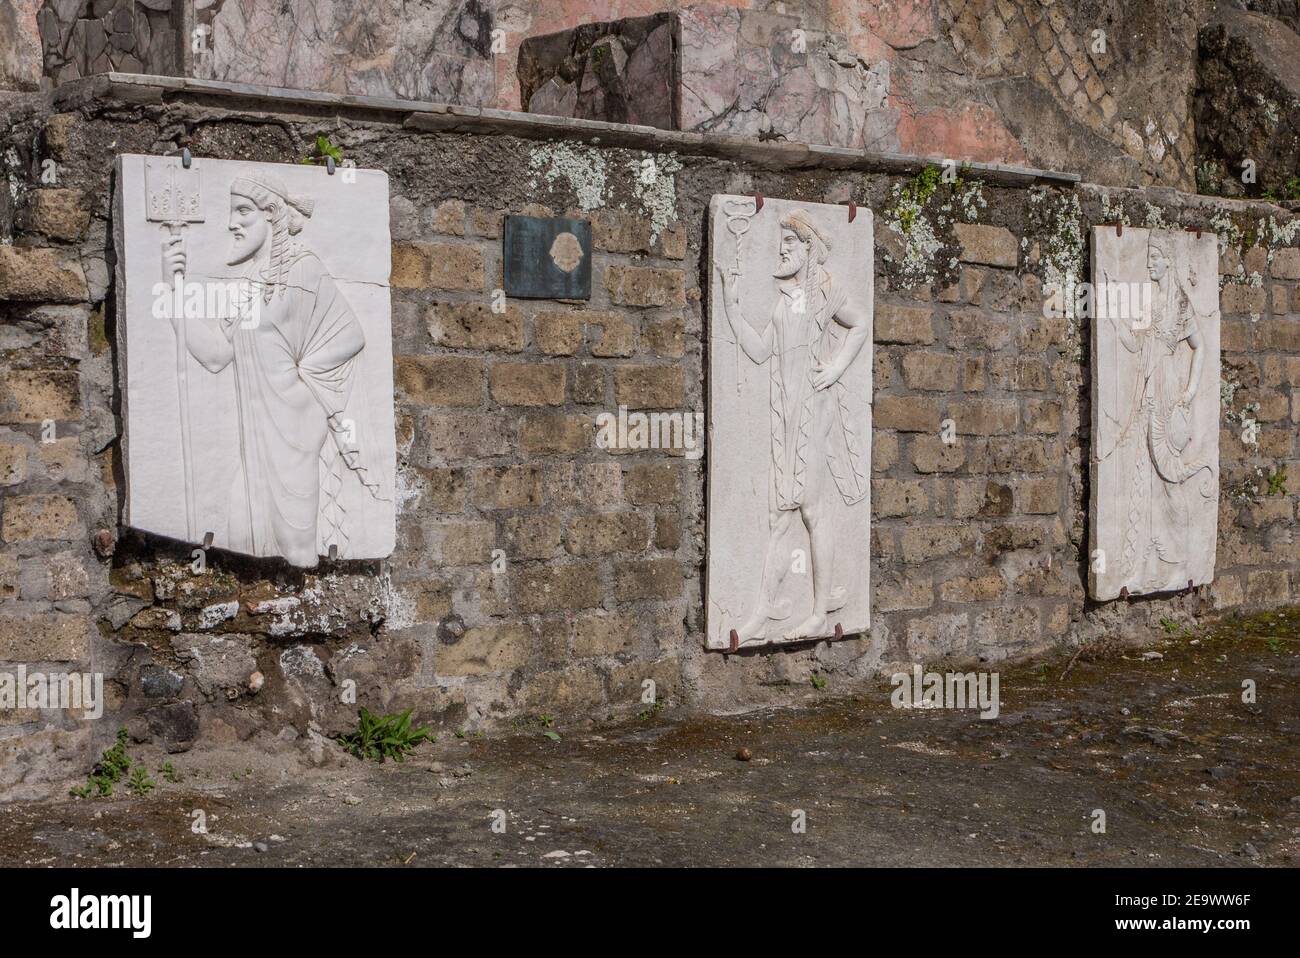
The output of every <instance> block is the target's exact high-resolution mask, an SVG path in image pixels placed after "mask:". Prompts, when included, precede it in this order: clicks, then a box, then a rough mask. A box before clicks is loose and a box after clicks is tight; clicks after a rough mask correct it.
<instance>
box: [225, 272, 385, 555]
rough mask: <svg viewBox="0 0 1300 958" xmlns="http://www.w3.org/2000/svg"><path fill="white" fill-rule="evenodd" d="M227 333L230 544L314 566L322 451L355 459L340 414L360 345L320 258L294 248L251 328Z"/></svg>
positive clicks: (326, 492)
mask: <svg viewBox="0 0 1300 958" xmlns="http://www.w3.org/2000/svg"><path fill="white" fill-rule="evenodd" d="M230 331H231V343H232V345H233V346H234V350H235V362H234V366H235V384H236V390H237V392H238V396H239V437H240V455H241V459H242V466H243V468H242V469H241V470H239V472H238V473H237V474H236V476H235V480H234V483H233V486H232V489H231V510H230V538H231V542H232V545H233V547H234V548H236V549H239V550H241V551H249V552H252V553H254V554H257V555H283V556H285V557H287V558H288V559H289V560H290V561H291V562H294V563H295V564H314V560H315V557H316V556H317V555H318V554H319V553H320V551H321V550H320V544H321V541H320V537H319V536H318V520H319V518H320V513H321V511H322V504H324V506H325V508H326V512H327V522H328V521H329V519H328V511H329V505H330V497H331V495H332V494H333V490H331V489H330V488H329V485H328V479H327V480H326V481H325V482H324V483H323V481H322V455H323V454H324V456H325V458H326V459H327V460H330V461H333V460H335V459H338V458H344V459H345V462H346V458H347V457H350V458H351V459H353V460H355V461H358V462H359V450H358V448H357V446H356V437H355V435H354V436H353V437H352V438H353V442H352V443H351V444H350V445H349V444H348V443H347V442H346V440H347V438H348V436H347V429H346V426H345V424H344V423H343V421H342V420H343V415H342V414H343V411H344V409H345V408H346V407H347V404H348V398H349V395H350V392H351V390H352V387H353V380H354V378H355V377H354V365H355V363H354V360H355V358H356V356H357V354H358V353H360V352H361V350H362V348H363V347H364V346H365V337H364V335H363V333H362V331H361V325H360V324H359V323H358V322H357V319H356V316H355V315H354V314H353V312H352V310H351V308H350V307H349V305H348V303H347V301H346V300H345V299H344V297H343V295H342V294H341V292H340V291H339V289H338V287H337V285H336V284H335V282H334V280H333V278H332V277H331V276H330V275H329V274H328V273H326V272H325V270H324V267H323V266H322V264H321V262H320V260H319V259H317V258H316V256H315V255H313V254H311V253H309V252H306V251H303V250H297V251H295V253H294V254H293V258H292V260H291V262H290V264H289V267H288V270H287V274H286V276H285V280H284V283H283V285H282V286H278V287H277V288H276V289H275V291H274V294H273V295H272V296H271V298H270V300H269V301H267V302H265V303H264V304H263V305H262V308H261V316H260V321H259V322H258V324H257V326H256V327H254V328H247V329H246V328H244V327H243V326H242V325H241V324H239V323H232V324H231V327H230ZM353 431H354V432H355V430H353ZM330 436H333V437H334V440H333V443H332V444H331V445H332V447H333V448H327V445H326V439H327V438H328V437H330ZM323 486H324V488H323ZM322 497H324V503H322Z"/></svg>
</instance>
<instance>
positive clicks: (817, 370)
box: [812, 359, 844, 390]
mask: <svg viewBox="0 0 1300 958" xmlns="http://www.w3.org/2000/svg"><path fill="white" fill-rule="evenodd" d="M812 368H813V377H812V384H813V389H816V390H822V389H826V388H827V387H829V386H833V385H835V383H836V382H838V381H839V378H840V377H841V376H843V375H844V367H843V366H842V365H840V363H838V362H834V361H833V362H829V363H823V362H822V361H821V360H819V359H814V360H813V364H812Z"/></svg>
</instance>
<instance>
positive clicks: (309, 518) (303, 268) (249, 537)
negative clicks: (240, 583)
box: [163, 176, 380, 567]
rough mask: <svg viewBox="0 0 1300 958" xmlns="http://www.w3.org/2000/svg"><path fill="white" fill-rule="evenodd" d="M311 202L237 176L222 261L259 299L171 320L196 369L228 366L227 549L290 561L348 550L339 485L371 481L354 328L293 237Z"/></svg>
mask: <svg viewBox="0 0 1300 958" xmlns="http://www.w3.org/2000/svg"><path fill="white" fill-rule="evenodd" d="M312 208H313V202H312V200H311V199H310V198H309V197H303V196H296V195H294V194H291V193H290V192H289V191H288V190H287V189H286V188H285V187H284V185H283V184H282V183H280V182H279V181H278V180H276V179H275V178H273V177H271V176H257V177H255V178H254V177H240V178H238V179H236V180H235V181H234V182H233V183H232V184H231V187H230V221H229V226H228V228H229V230H230V234H231V239H232V247H231V253H230V258H229V265H231V266H234V267H237V268H238V269H239V270H240V272H241V275H242V278H243V280H244V281H245V282H244V283H242V284H241V285H242V287H243V288H244V289H245V290H246V291H247V292H246V295H247V296H249V297H257V298H258V299H259V302H257V303H254V304H251V305H253V306H255V307H256V308H255V309H249V308H248V307H249V305H250V304H249V303H247V302H245V303H243V304H240V308H239V309H235V310H232V311H231V314H230V315H225V316H218V317H208V318H204V319H202V320H194V319H182V320H181V321H183V322H187V323H188V326H187V329H186V339H187V346H188V349H189V352H190V354H191V355H192V356H193V357H194V358H195V359H196V360H197V361H198V362H199V363H200V364H201V365H202V366H203V368H204V369H207V370H208V371H209V372H212V373H217V372H220V371H221V370H223V369H225V368H226V367H227V366H229V365H231V364H233V366H234V383H235V398H236V404H237V407H238V433H239V468H238V469H237V470H236V473H235V476H234V479H233V481H232V483H231V487H230V490H229V509H228V513H227V515H228V522H229V528H228V530H227V536H228V542H229V545H230V547H231V548H233V549H235V550H237V551H240V552H247V553H251V554H253V555H281V556H284V557H285V558H286V559H287V560H288V561H289V562H290V563H292V564H293V565H296V566H301V567H312V566H315V565H316V563H317V560H318V557H319V556H320V555H321V554H324V553H327V552H328V550H329V546H330V545H335V546H337V547H338V554H339V555H340V556H343V557H346V556H347V554H348V552H347V542H348V529H347V517H346V511H345V509H344V508H343V505H342V502H343V499H342V495H341V493H342V489H343V484H344V482H346V481H351V480H349V479H348V476H349V475H351V476H354V477H355V480H358V481H360V482H361V484H362V485H363V486H365V488H366V490H367V491H368V492H369V494H371V495H374V496H376V497H377V498H378V497H379V495H378V490H379V488H380V486H379V484H378V481H377V478H376V477H375V476H374V475H373V473H372V471H371V470H369V469H368V468H367V467H366V464H365V462H364V460H363V458H362V455H361V447H360V445H359V442H358V439H359V436H360V434H361V433H362V432H363V431H364V427H363V426H362V425H361V424H359V423H358V422H356V421H355V420H354V418H353V416H352V413H351V412H350V411H349V410H350V408H351V407H350V406H349V399H350V398H351V395H352V393H353V391H354V390H356V389H359V388H362V387H361V384H359V383H358V382H357V379H358V377H357V376H356V360H357V356H358V354H360V353H361V351H362V349H364V348H365V337H364V336H363V334H362V330H361V325H360V323H359V322H358V321H357V318H356V316H355V315H354V314H353V312H352V309H351V307H350V306H349V305H348V302H347V300H346V299H345V298H344V297H343V294H342V292H341V291H340V290H339V288H338V286H337V284H336V283H335V281H334V279H333V277H331V276H330V274H329V273H328V272H327V271H326V270H325V267H324V265H323V264H322V263H321V261H320V259H318V258H317V256H316V255H315V254H314V253H312V252H311V250H309V249H307V248H306V247H305V246H303V245H302V244H300V243H299V242H297V241H296V240H295V239H294V237H296V236H297V235H298V234H299V233H300V232H301V230H302V228H303V226H304V224H305V223H306V221H307V219H308V218H309V217H310V216H311V214H312ZM163 257H164V271H165V272H164V275H170V272H171V270H172V269H173V268H178V267H179V268H183V267H184V259H185V249H184V245H183V240H182V239H181V238H180V237H172V238H170V239H167V240H164V243H163ZM248 316H254V317H255V321H248V319H247V317H248ZM172 322H173V324H174V323H176V322H177V319H176V318H175V317H173V319H172ZM345 413H346V415H345Z"/></svg>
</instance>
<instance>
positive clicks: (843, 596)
mask: <svg viewBox="0 0 1300 958" xmlns="http://www.w3.org/2000/svg"><path fill="white" fill-rule="evenodd" d="M848 601H849V590H848V589H846V588H844V586H842V585H837V586H835V588H833V589H831V596H830V600H829V601H828V602H827V603H826V611H827V612H838V611H839V610H840V609H842V608H844V603H846V602H848Z"/></svg>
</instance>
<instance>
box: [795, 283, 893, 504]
mask: <svg viewBox="0 0 1300 958" xmlns="http://www.w3.org/2000/svg"><path fill="white" fill-rule="evenodd" d="M817 272H818V281H817V282H816V284H809V287H810V289H811V292H809V291H806V290H805V289H804V287H803V286H801V285H799V284H797V283H794V282H792V281H791V282H783V283H780V284H778V289H779V290H780V296H779V298H778V300H777V304H776V306H775V307H774V309H773V313H772V328H773V329H774V331H775V336H776V339H775V346H776V352H775V354H774V355H773V357H772V386H771V399H770V404H771V433H772V475H773V491H774V495H775V506H776V508H777V509H782V510H787V509H797V508H799V507H800V506H802V505H804V504H805V503H806V502H807V501H808V500H809V498H812V499H814V500H815V499H817V498H818V497H819V496H820V494H821V491H822V483H823V482H824V479H825V476H826V474H829V476H830V477H831V479H832V480H833V481H834V483H835V485H836V487H837V488H838V489H839V492H840V495H841V496H842V497H843V499H844V502H845V504H847V505H852V504H853V503H855V502H858V501H860V500H861V499H862V498H863V497H864V496H865V495H866V494H867V491H868V488H869V486H868V482H869V481H870V477H869V467H868V465H867V463H866V459H865V457H864V455H863V451H862V450H863V436H864V429H863V427H862V425H861V424H860V423H859V422H857V417H856V416H855V415H854V414H853V412H852V407H851V404H850V403H849V402H847V400H846V387H845V384H844V382H843V380H842V379H841V380H840V381H838V382H836V383H835V384H834V385H832V386H830V387H829V388H828V389H824V390H821V391H820V392H819V391H817V390H815V389H814V388H813V384H812V377H813V360H814V359H816V360H818V361H822V362H824V361H827V360H829V359H830V358H831V357H833V356H834V355H835V351H836V347H837V346H838V342H837V334H836V330H837V329H839V327H838V326H837V325H836V324H835V323H834V322H833V318H834V316H835V314H836V313H837V312H839V310H840V309H841V308H842V307H843V306H844V304H845V301H846V299H847V295H846V294H845V292H844V291H843V290H842V289H841V288H840V287H839V286H838V285H837V284H836V283H835V281H834V280H833V279H832V278H831V276H830V274H829V273H827V272H826V271H825V270H823V269H820V268H819V269H818V271H817ZM841 336H842V334H841ZM823 470H825V472H823Z"/></svg>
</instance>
